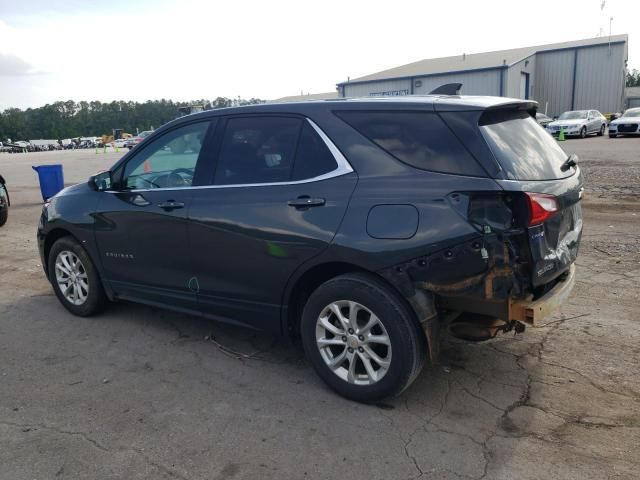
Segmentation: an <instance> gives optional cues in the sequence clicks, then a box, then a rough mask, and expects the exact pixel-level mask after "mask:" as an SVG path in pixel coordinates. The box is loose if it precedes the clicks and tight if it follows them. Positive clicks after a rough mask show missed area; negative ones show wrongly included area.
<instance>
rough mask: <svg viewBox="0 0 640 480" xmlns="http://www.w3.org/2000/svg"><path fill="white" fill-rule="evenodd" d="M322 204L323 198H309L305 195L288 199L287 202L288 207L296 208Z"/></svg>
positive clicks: (301, 208) (302, 208) (303, 208)
mask: <svg viewBox="0 0 640 480" xmlns="http://www.w3.org/2000/svg"><path fill="white" fill-rule="evenodd" d="M324 204H325V199H324V198H311V197H309V196H307V195H303V196H301V197H298V198H296V199H295V200H289V202H288V205H289V206H290V207H294V208H297V209H298V210H306V209H307V208H311V207H322V206H323V205H324Z"/></svg>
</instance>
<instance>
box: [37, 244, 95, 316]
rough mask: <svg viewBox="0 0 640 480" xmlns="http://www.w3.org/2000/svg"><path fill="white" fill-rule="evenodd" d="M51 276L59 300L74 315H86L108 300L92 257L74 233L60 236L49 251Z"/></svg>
mask: <svg viewBox="0 0 640 480" xmlns="http://www.w3.org/2000/svg"><path fill="white" fill-rule="evenodd" d="M48 273H49V280H50V282H51V285H52V286H53V290H54V292H55V294H56V296H57V297H58V300H60V303H62V305H63V306H64V307H65V308H66V309H67V310H69V311H70V312H71V313H73V314H74V315H79V316H81V317H86V316H89V315H93V314H95V313H97V312H99V311H100V310H101V309H102V308H103V307H104V305H105V303H106V296H105V293H104V289H103V287H102V282H101V281H100V277H99V276H98V272H97V271H96V268H95V266H94V265H93V262H92V261H91V258H89V255H88V254H87V252H86V251H85V250H84V248H82V246H81V245H80V244H79V243H78V242H77V241H75V240H74V239H73V238H71V237H62V238H60V239H58V240H57V241H56V242H55V243H54V244H53V246H52V247H51V251H50V252H49V259H48Z"/></svg>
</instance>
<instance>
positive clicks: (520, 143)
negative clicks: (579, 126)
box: [480, 110, 574, 180]
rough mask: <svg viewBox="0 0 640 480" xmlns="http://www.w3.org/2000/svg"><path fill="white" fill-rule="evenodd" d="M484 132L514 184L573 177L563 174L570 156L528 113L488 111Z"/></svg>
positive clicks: (481, 119) (482, 122) (568, 172)
mask: <svg viewBox="0 0 640 480" xmlns="http://www.w3.org/2000/svg"><path fill="white" fill-rule="evenodd" d="M480 131H481V132H482V135H483V136H484V138H485V140H486V141H487V143H488V144H489V148H490V149H491V151H492V152H493V154H494V155H495V157H496V159H497V160H498V162H499V163H500V165H501V166H502V169H503V170H504V171H505V173H506V174H507V178H509V179H510V180H554V179H558V178H565V177H568V176H570V175H573V172H574V170H572V169H569V170H567V171H564V172H563V171H562V169H561V166H562V164H563V163H564V162H565V160H566V159H567V154H566V153H565V152H564V150H562V148H560V147H559V146H558V144H557V142H556V141H555V140H554V139H553V137H552V136H551V135H549V134H548V133H547V132H546V131H545V129H544V128H542V127H541V126H540V125H538V123H537V122H536V121H535V120H534V119H533V118H532V117H531V115H529V114H528V113H527V112H516V111H500V110H497V111H487V112H485V113H484V114H483V115H482V117H481V118H480Z"/></svg>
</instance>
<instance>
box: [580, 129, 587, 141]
mask: <svg viewBox="0 0 640 480" xmlns="http://www.w3.org/2000/svg"><path fill="white" fill-rule="evenodd" d="M586 136H587V127H582V128H581V129H580V138H585V137H586Z"/></svg>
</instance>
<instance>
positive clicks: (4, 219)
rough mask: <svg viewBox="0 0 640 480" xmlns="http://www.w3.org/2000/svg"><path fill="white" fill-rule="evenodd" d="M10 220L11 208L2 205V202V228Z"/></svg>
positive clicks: (0, 224) (0, 204)
mask: <svg viewBox="0 0 640 480" xmlns="http://www.w3.org/2000/svg"><path fill="white" fill-rule="evenodd" d="M8 218H9V207H8V206H6V205H4V204H3V203H2V200H0V227H1V226H3V225H4V224H5V223H7V219H8Z"/></svg>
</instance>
